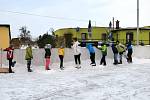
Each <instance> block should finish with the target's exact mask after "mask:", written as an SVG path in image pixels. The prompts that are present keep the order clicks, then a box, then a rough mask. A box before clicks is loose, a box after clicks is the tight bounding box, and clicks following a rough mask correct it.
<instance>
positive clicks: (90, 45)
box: [86, 43, 96, 66]
mask: <svg viewBox="0 0 150 100" xmlns="http://www.w3.org/2000/svg"><path fill="white" fill-rule="evenodd" d="M86 47H87V49H88V50H89V53H90V59H91V64H90V65H92V66H96V63H95V50H94V47H93V44H92V43H87V45H86Z"/></svg>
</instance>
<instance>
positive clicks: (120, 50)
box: [116, 41, 126, 64]
mask: <svg viewBox="0 0 150 100" xmlns="http://www.w3.org/2000/svg"><path fill="white" fill-rule="evenodd" d="M116 48H117V50H118V52H119V58H120V62H119V63H118V64H122V55H123V53H124V52H125V51H126V47H125V46H124V45H123V44H121V43H120V42H119V41H117V45H116Z"/></svg>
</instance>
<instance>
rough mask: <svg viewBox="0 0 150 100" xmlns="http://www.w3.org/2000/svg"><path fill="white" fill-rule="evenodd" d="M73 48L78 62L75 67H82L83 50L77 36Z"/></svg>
mask: <svg viewBox="0 0 150 100" xmlns="http://www.w3.org/2000/svg"><path fill="white" fill-rule="evenodd" d="M72 48H73V50H74V59H75V64H76V67H75V68H81V60H80V56H81V50H80V43H79V42H78V41H77V38H74V39H73V46H72Z"/></svg>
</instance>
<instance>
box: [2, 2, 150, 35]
mask: <svg viewBox="0 0 150 100" xmlns="http://www.w3.org/2000/svg"><path fill="white" fill-rule="evenodd" d="M139 1H140V26H150V13H149V10H150V6H149V5H150V0H139ZM136 3H137V0H0V4H1V6H0V24H10V25H11V33H12V37H17V36H18V35H19V28H20V27H21V26H27V28H28V29H29V30H30V31H31V35H32V37H38V36H39V35H40V34H44V33H46V32H47V31H49V29H50V28H54V30H56V29H59V28H67V27H77V26H79V27H87V26H88V20H89V19H90V20H91V21H92V25H93V26H94V25H95V23H96V26H108V24H109V22H110V21H111V20H112V17H114V18H115V20H117V19H118V20H119V21H120V27H136V20H137V19H136V10H137V7H136V5H137V4H136ZM7 11H11V12H20V13H28V14H35V15H41V16H33V15H23V14H17V13H11V12H7ZM42 16H49V18H48V17H42ZM52 17H54V18H52Z"/></svg>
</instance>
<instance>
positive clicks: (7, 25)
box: [0, 24, 10, 27]
mask: <svg viewBox="0 0 150 100" xmlns="http://www.w3.org/2000/svg"><path fill="white" fill-rule="evenodd" d="M0 26H6V27H10V25H9V24H0Z"/></svg>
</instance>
